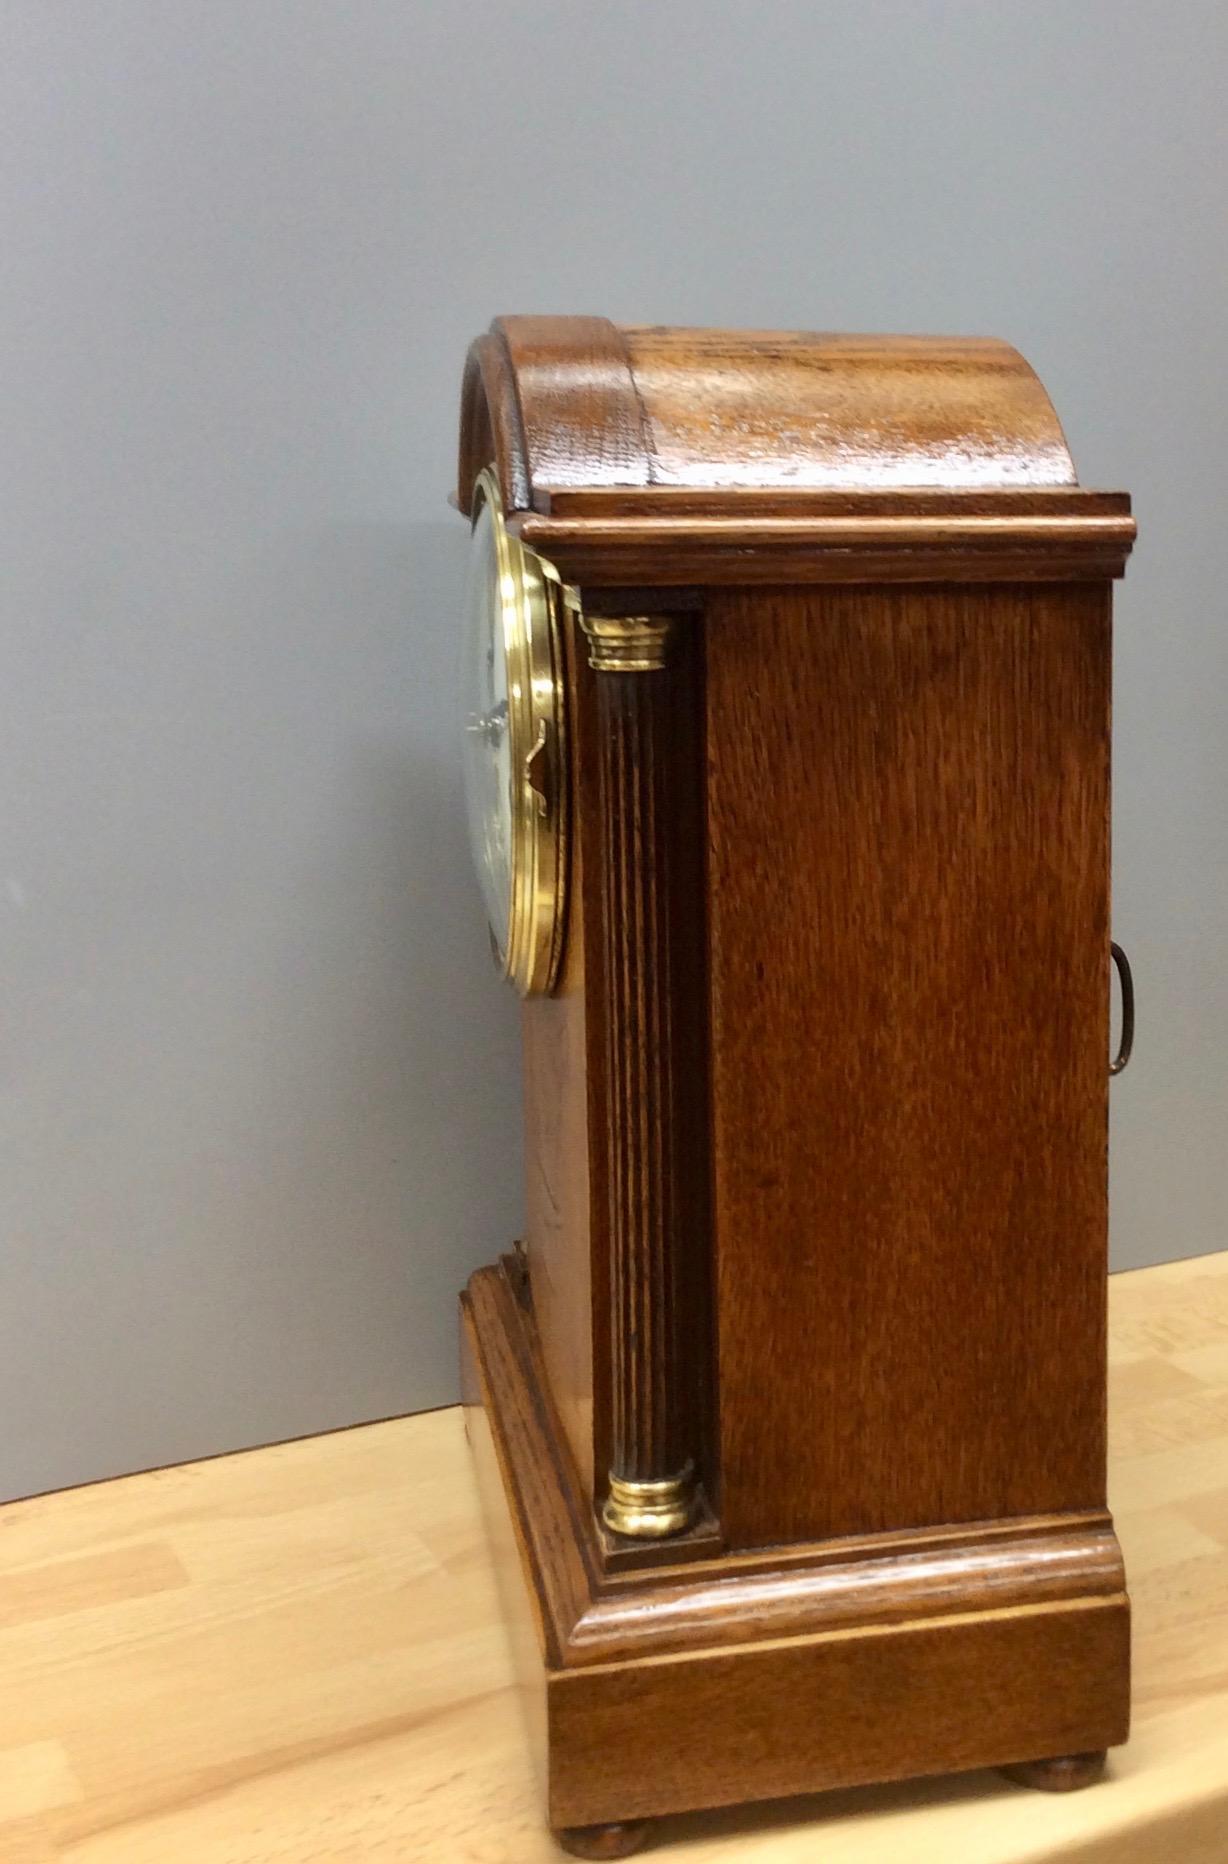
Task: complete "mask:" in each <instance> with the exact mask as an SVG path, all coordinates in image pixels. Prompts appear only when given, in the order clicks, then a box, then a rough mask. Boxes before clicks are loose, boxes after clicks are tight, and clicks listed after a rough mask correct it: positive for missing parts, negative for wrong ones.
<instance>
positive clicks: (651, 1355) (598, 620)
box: [583, 615, 696, 1539]
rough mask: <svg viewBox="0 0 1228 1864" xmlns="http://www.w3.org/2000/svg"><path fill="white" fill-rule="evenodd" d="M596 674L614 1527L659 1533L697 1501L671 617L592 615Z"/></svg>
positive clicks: (608, 1508) (609, 1519) (589, 627)
mask: <svg viewBox="0 0 1228 1864" xmlns="http://www.w3.org/2000/svg"><path fill="white" fill-rule="evenodd" d="M583 626H584V630H585V633H586V634H587V636H588V643H589V661H590V664H591V665H592V667H593V668H594V669H595V670H596V672H597V674H598V675H599V677H598V679H597V682H596V686H597V715H598V726H599V739H600V755H599V784H600V798H601V822H602V834H603V839H604V848H603V851H602V852H603V859H602V872H603V909H604V911H603V917H604V931H603V939H604V960H605V973H606V1006H607V1016H608V1027H607V1036H606V1043H605V1048H606V1079H607V1089H608V1102H609V1122H608V1123H609V1135H608V1178H609V1198H610V1206H609V1214H610V1238H611V1262H610V1313H611V1362H612V1368H611V1369H612V1380H611V1383H612V1398H613V1406H612V1421H611V1422H612V1435H611V1466H610V1471H609V1493H608V1496H607V1498H606V1501H605V1505H604V1508H603V1518H604V1520H605V1523H606V1525H607V1527H610V1528H613V1529H614V1530H615V1531H616V1532H618V1533H620V1534H628V1535H633V1536H637V1537H640V1538H648V1539H654V1538H657V1537H660V1536H662V1535H667V1534H676V1533H678V1532H680V1531H681V1530H682V1529H683V1528H685V1527H686V1526H687V1524H688V1523H689V1521H690V1519H691V1516H692V1514H693V1512H694V1508H695V1502H696V1473H695V1463H694V1453H695V1451H694V1445H693V1444H691V1443H689V1442H688V1441H687V1436H688V1432H689V1430H690V1428H691V1427H692V1417H691V1405H690V1401H689V1397H688V1394H689V1391H690V1389H691V1386H690V1383H689V1381H688V1378H687V1376H686V1374H685V1371H684V1368H683V1367H682V1365H681V1352H682V1341H681V1331H680V1319H681V1316H680V1312H679V1309H680V1289H681V1275H682V1261H683V1254H684V1250H683V1246H682V1232H683V1229H684V1226H685V1224H686V1222H687V1220H688V1213H687V1211H686V1210H684V1209H683V1208H682V1204H683V1201H684V1185H685V1170H684V1168H683V1166H682V1164H681V1158H680V1149H681V1148H682V1147H683V1146H684V1145H685V1143H686V1141H685V1132H686V1114H685V1095H686V1093H687V1089H688V1085H693V1084H688V1083H687V1082H686V1081H685V1080H684V1079H683V1078H682V1076H681V1070H680V1067H679V1031H678V1027H677V1010H676V1004H677V990H676V986H677V982H678V978H677V970H678V953H677V932H676V926H675V914H674V910H673V881H674V878H675V876H674V872H673V870H674V865H675V863H674V855H673V834H672V829H671V802H672V800H673V799H672V798H671V794H670V781H669V779H670V744H671V694H672V687H673V678H674V676H673V673H672V671H671V658H672V656H673V655H674V653H675V652H676V649H677V641H676V638H675V637H676V634H677V632H678V630H677V628H676V625H675V623H674V622H673V620H672V619H671V618H670V617H668V616H663V615H632V616H623V617H619V618H617V619H613V618H608V617H605V616H585V617H584V618H583Z"/></svg>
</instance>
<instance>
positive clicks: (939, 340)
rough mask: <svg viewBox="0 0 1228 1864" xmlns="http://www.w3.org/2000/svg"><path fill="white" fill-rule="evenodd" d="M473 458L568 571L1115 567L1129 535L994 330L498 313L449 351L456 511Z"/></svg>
mask: <svg viewBox="0 0 1228 1864" xmlns="http://www.w3.org/2000/svg"><path fill="white" fill-rule="evenodd" d="M492 463H493V464H494V465H495V467H496V469H497V471H498V474H499V480H500V484H501V486H502V488H503V496H504V503H505V506H506V507H507V509H508V511H509V514H510V515H511V522H512V525H513V528H519V529H520V532H521V535H522V536H523V538H524V540H525V542H526V543H531V544H532V545H533V546H534V547H535V548H536V549H538V550H539V551H541V553H542V554H543V555H545V556H548V557H549V558H550V559H551V561H552V562H554V563H555V565H556V567H557V568H558V569H559V571H560V573H561V574H562V575H563V576H564V577H565V578H566V579H567V580H569V581H572V582H576V583H579V584H583V585H584V586H585V588H586V589H601V588H604V587H610V586H615V587H623V588H626V587H629V586H634V585H638V586H647V587H651V586H673V587H686V586H688V585H691V584H707V585H711V584H713V583H720V582H735V583H743V584H745V583H786V582H789V583H800V582H814V581H819V582H832V581H834V582H841V581H860V582H865V581H887V580H903V581H917V580H925V579H927V578H928V579H935V578H941V579H942V580H945V581H953V580H961V581H967V580H978V579H979V580H987V579H991V578H999V579H1009V580H1012V581H1020V580H1028V579H1043V580H1049V581H1053V580H1055V579H1069V578H1072V577H1079V576H1097V577H1100V576H1114V575H1120V574H1121V571H1122V568H1123V565H1124V562H1125V557H1126V555H1127V553H1128V551H1129V549H1130V545H1131V542H1132V540H1133V536H1134V524H1133V520H1132V519H1131V517H1130V507H1129V500H1128V499H1127V498H1126V497H1125V496H1124V495H1123V494H1120V493H1118V494H1106V493H1094V492H1089V491H1087V490H1085V489H1084V488H1082V487H1080V486H1079V485H1078V484H1077V482H1076V479H1075V472H1074V466H1073V464H1072V462H1071V458H1070V454H1069V451H1068V450H1067V447H1066V442H1065V439H1064V437H1063V435H1062V430H1061V427H1060V425H1059V423H1058V419H1057V416H1056V414H1055V413H1054V410H1053V406H1052V404H1051V402H1050V401H1049V398H1048V396H1047V395H1046V393H1045V391H1044V388H1043V387H1042V386H1041V384H1040V382H1039V381H1038V379H1037V377H1036V375H1035V374H1034V373H1033V371H1032V370H1031V369H1030V368H1029V366H1028V364H1027V363H1026V362H1025V360H1024V359H1023V357H1022V356H1020V354H1019V353H1018V351H1017V350H1014V349H1012V348H1011V347H1010V345H1009V344H1006V343H1001V342H998V341H997V340H995V339H992V338H978V337H907V336H906V337H896V336H840V335H834V334H831V333H827V332H818V333H816V332H809V331H745V330H692V329H670V328H662V327H659V326H651V327H649V326H644V327H637V328H622V329H620V328H619V327H618V326H616V325H614V324H612V323H609V322H608V321H607V320H605V319H604V318H595V317H503V318H497V319H496V320H495V322H494V324H492V326H491V328H490V330H489V331H488V332H487V334H486V335H485V336H482V337H479V338H478V339H477V341H476V342H475V343H474V344H473V345H472V347H471V349H470V351H469V356H468V360H467V362H466V366H465V375H464V381H463V387H462V398H461V425H460V455H459V464H458V472H457V490H456V494H455V502H456V503H457V504H458V505H459V506H460V508H461V510H463V511H467V510H468V509H469V502H470V499H471V497H472V492H473V483H474V480H475V478H476V475H477V474H478V473H479V472H480V471H481V470H482V468H483V467H485V466H488V465H490V464H492ZM850 499H852V500H853V501H854V503H853V504H851V505H850V504H849V503H848V501H849V500H850ZM867 501H874V503H873V507H872V508H871V504H870V503H868V502H867ZM850 520H851V521H852V522H851V523H850Z"/></svg>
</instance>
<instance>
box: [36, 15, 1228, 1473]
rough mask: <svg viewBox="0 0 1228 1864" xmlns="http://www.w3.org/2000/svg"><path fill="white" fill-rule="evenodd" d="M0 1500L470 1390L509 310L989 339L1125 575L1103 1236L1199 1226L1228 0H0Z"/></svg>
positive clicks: (1218, 743)
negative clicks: (1119, 1062)
mask: <svg viewBox="0 0 1228 1864" xmlns="http://www.w3.org/2000/svg"><path fill="white" fill-rule="evenodd" d="M0 29H2V34H3V47H2V53H3V55H2V57H0V125H2V129H0V135H2V137H3V174H2V178H0V202H2V206H3V226H2V229H0V295H2V301H3V302H2V310H0V335H2V339H3V340H2V343H0V372H2V375H3V383H2V396H0V405H2V406H3V409H4V443H3V447H2V449H0V473H2V475H3V490H2V494H0V511H2V512H3V527H4V541H3V548H2V549H0V586H2V592H3V593H2V606H0V652H2V655H3V677H2V679H0V706H2V708H3V716H2V719H0V930H2V933H3V943H2V947H0V952H2V958H0V997H2V1013H0V1068H2V1070H3V1074H2V1085H0V1092H2V1096H3V1098H2V1103H0V1275H2V1283H0V1431H2V1435H0V1494H14V1493H20V1492H24V1491H27V1490H33V1489H39V1488H46V1487H51V1486H55V1485H59V1484H64V1483H69V1482H76V1481H80V1480H82V1479H84V1478H86V1477H90V1476H97V1475H102V1474H106V1473H109V1472H113V1471H117V1470H122V1469H128V1468H132V1467H136V1466H140V1465H144V1464H149V1463H154V1462H161V1461H166V1460H169V1459H174V1458H180V1457H185V1456H191V1455H197V1454H202V1453H205V1452H210V1451H216V1450H221V1449H225V1448H229V1447H233V1446H236V1445H240V1444H248V1443H252V1442H259V1441H264V1440H267V1439H270V1438H275V1437H279V1436H285V1435H290V1434H294V1433H301V1432H306V1431H313V1430H318V1429H321V1428H324V1427H327V1426H330V1425H338V1424H344V1423H348V1422H351V1421H353V1420H356V1419H359V1418H365V1417H370V1416H374V1415H379V1414H383V1413H388V1412H395V1411H401V1410H408V1409H411V1408H414V1407H417V1406H426V1405H433V1404H440V1403H443V1402H446V1401H447V1400H449V1399H451V1398H452V1397H453V1395H454V1389H455V1388H454V1379H453V1334H454V1329H453V1307H452V1301H453V1293H454V1290H455V1288H456V1286H457V1285H458V1284H459V1283H460V1281H461V1280H462V1278H463V1277H464V1275H465V1273H466V1272H467V1270H468V1269H469V1268H470V1266H472V1265H473V1264H474V1263H476V1262H479V1261H481V1260H483V1259H486V1258H489V1257H490V1256H491V1255H492V1254H493V1253H494V1252H495V1251H496V1250H497V1249H499V1248H500V1247H501V1246H503V1245H504V1243H505V1241H506V1239H507V1238H508V1237H509V1236H510V1235H511V1234H512V1233H513V1232H514V1231H515V1229H516V1226H517V1220H518V1211H519V1197H520V1189H519V1133H518V1129H517V1120H518V1104H517V1080H518V1061H517V1030H516V1023H517V1018H516V1009H515V1003H514V1000H513V999H512V998H511V997H510V995H508V994H506V993H505V992H504V991H503V989H502V988H501V987H500V986H499V985H498V984H497V983H496V981H495V980H494V978H493V975H492V973H491V971H490V969H489V966H488V961H487V957H486V941H485V934H484V931H483V927H482V924H481V915H480V911H479V906H478V898H477V890H476V886H475V884H474V883H473V882H472V880H471V879H470V875H469V870H468V861H467V851H466V847H465V841H464V832H463V821H462V810H461V799H460V792H459V780H458V760H457V747H456V740H455V734H454V721H453V699H452V693H451V689H452V685H453V654H454V649H453V613H454V609H455V605H456V593H457V582H458V573H459V565H460V559H461V545H462V541H463V540H462V536H461V528H462V527H461V526H460V525H459V523H458V521H456V520H455V519H451V518H450V514H449V513H448V512H447V511H446V510H445V507H444V504H443V497H444V494H445V493H446V491H447V490H448V489H449V486H450V483H451V473H452V459H453V441H454V424H455V410H456V396H457V387H458V380H459V371H460V364H461V359H462V355H463V350H464V346H465V344H466V342H467V340H468V338H469V337H470V336H471V335H473V334H474V333H475V332H476V331H477V330H478V329H480V328H481V327H483V326H484V325H485V323H486V322H487V320H488V319H489V317H490V316H491V315H492V314H493V313H494V312H496V311H499V310H539V311H581V310H583V311H595V312H599V313H603V314H606V315H608V316H611V317H614V318H616V319H623V320H626V321H633V320H636V319H640V320H659V321H663V322H694V323H728V324H758V325H769V326H770V325H775V326H785V327H788V326H793V325H805V326H811V327H815V326H818V327H826V328H836V329H840V328H845V329H853V330H856V329H867V330H897V329H898V330H918V331H943V332H946V331H967V332H992V333H996V334H1000V335H1003V336H1006V337H1009V338H1011V339H1012V340H1013V341H1015V342H1016V343H1018V344H1019V345H1020V347H1021V348H1022V349H1023V350H1024V352H1025V354H1026V355H1027V356H1028V357H1029V358H1030V359H1031V360H1032V362H1033V363H1034V364H1035V365H1036V367H1037V368H1038V369H1039V370H1040V372H1041V375H1042V376H1043V378H1044V380H1045V381H1046V383H1047V385H1048V386H1049V388H1050V390H1051V392H1052V394H1053V396H1054V398H1055V400H1056V402H1057V405H1058V407H1059V409H1060V411H1061V413H1062V414H1063V416H1064V418H1065V421H1066V424H1067V429H1068V433H1069V437H1070V440H1071V443H1072V446H1073V449H1074V452H1075V456H1076V459H1077V461H1078V463H1079V465H1080V468H1081V471H1082V475H1083V477H1084V479H1085V480H1086V481H1087V482H1089V483H1091V484H1098V485H1106V486H1112V487H1115V486H1126V487H1128V488H1129V489H1131V490H1132V491H1133V492H1134V493H1135V494H1136V496H1137V508H1138V512H1139V517H1140V522H1141V527H1142V543H1141V545H1140V548H1139V551H1138V553H1137V556H1136V559H1135V563H1134V566H1133V568H1132V570H1131V573H1130V577H1129V580H1128V581H1127V583H1126V585H1125V588H1124V591H1123V593H1122V595H1121V600H1120V606H1119V614H1120V632H1119V649H1118V660H1117V753H1116V780H1117V789H1116V808H1117V817H1116V835H1115V843H1116V860H1117V870H1116V906H1115V926H1116V931H1117V935H1118V937H1119V938H1121V939H1122V940H1123V941H1124V942H1125V943H1126V944H1127V946H1128V947H1129V949H1130V952H1131V954H1132V956H1133V959H1134V964H1135V970H1136V974H1137V979H1138V988H1139V1003H1140V1010H1139V1041H1138V1050H1137V1057H1136V1061H1135V1063H1134V1066H1133V1069H1132V1071H1131V1072H1130V1073H1129V1074H1128V1075H1127V1076H1125V1077H1124V1078H1123V1080H1122V1081H1121V1082H1119V1083H1118V1084H1117V1085H1116V1086H1115V1088H1114V1093H1113V1107H1114V1115H1113V1142H1114V1156H1113V1238H1114V1254H1115V1259H1116V1262H1117V1263H1118V1264H1119V1265H1122V1266H1124V1265H1127V1264H1133V1263H1141V1262H1148V1261H1155V1260H1157V1259H1160V1258H1163V1257H1169V1256H1177V1255H1183V1254H1192V1253H1194V1252H1197V1251H1201V1250H1210V1249H1213V1248H1216V1247H1218V1246H1220V1245H1222V1244H1224V1243H1226V1242H1228V1234H1226V1232H1225V1228H1224V1223H1223V1219H1222V1212H1223V1210H1224V1208H1225V1206H1226V1205H1228V1122H1226V1119H1225V1115H1226V1112H1228V1108H1226V1105H1225V1099H1226V1097H1225V1090H1224V1085H1223V1068H1224V1057H1225V1055H1226V1054H1228V964H1226V963H1225V958H1226V955H1228V882H1226V879H1225V875H1226V873H1228V858H1226V857H1228V809H1226V808H1225V786H1226V781H1228V736H1226V732H1225V724H1226V720H1225V692H1226V690H1228V679H1226V676H1228V629H1226V628H1225V625H1224V618H1223V613H1222V609H1223V598H1222V590H1223V588H1224V586H1225V571H1224V565H1223V557H1222V547H1221V530H1222V525H1223V509H1224V497H1225V492H1224V488H1225V484H1226V483H1228V389H1226V385H1225V370H1224V341H1225V336H1224V332H1225V310H1226V307H1228V293H1226V289H1225V287H1226V284H1228V241H1226V240H1225V230H1226V229H1225V221H1224V214H1225V209H1224V201H1225V189H1224V181H1225V153H1226V150H1225V143H1226V140H1228V117H1226V116H1225V112H1224V108H1223V98H1224V96H1225V95H1228V15H1226V14H1225V12H1224V10H1223V9H1222V7H1221V6H1219V5H1218V4H1217V3H1216V0H1207V3H1206V4H1190V3H1188V0H1187V3H1185V4H1179V3H1174V0H1150V3H1148V4H1126V3H1123V0H1112V3H1111V4H1109V3H1108V0H1098V3H1089V0H1081V4H1079V5H1077V6H1074V5H1070V4H1069V3H1068V0H1018V3H1012V4H1002V3H998V4H976V5H974V4H957V3H953V0H945V3H944V0H931V3H930V4H917V3H915V0H908V3H906V4H905V3H903V0H901V3H900V4H893V5H882V4H877V5H876V4H873V3H868V0H844V3H841V4H828V5H823V4H815V0H805V3H803V4H768V5H765V4H764V0H756V3H755V4H749V3H747V0H735V3H730V0H725V3H724V4H722V5H719V6H718V5H713V4H711V3H708V4H701V3H700V0H687V3H686V4H683V3H681V0H673V4H670V5H666V6H661V5H660V4H659V0H652V4H644V3H643V0H632V3H630V4H629V3H628V0H622V4H620V5H617V6H597V5H584V4H577V3H576V0H537V4H535V5H534V6H533V7H532V8H528V9H525V8H513V7H510V6H506V7H505V6H497V5H492V4H490V3H489V0H467V4H465V5H463V6H461V5H446V4H442V3H440V4H435V5H430V4H412V3H410V0H176V4H173V5H168V4H166V3H165V0H75V3H73V0H2V3H0Z"/></svg>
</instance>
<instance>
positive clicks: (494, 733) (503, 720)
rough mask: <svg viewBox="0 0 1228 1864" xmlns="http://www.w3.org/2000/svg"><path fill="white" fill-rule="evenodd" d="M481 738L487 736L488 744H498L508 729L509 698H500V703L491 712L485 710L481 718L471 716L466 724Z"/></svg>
mask: <svg viewBox="0 0 1228 1864" xmlns="http://www.w3.org/2000/svg"><path fill="white" fill-rule="evenodd" d="M465 730H466V731H471V732H473V733H474V734H475V736H477V737H479V738H485V740H486V742H487V744H491V745H495V744H498V743H499V741H500V739H501V738H502V737H503V735H504V733H505V732H506V730H507V700H506V699H500V701H499V703H498V705H496V706H492V707H491V709H490V711H489V712H483V713H482V714H481V716H480V717H479V718H471V719H470V720H469V722H468V724H467V725H466V726H465Z"/></svg>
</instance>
